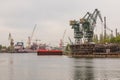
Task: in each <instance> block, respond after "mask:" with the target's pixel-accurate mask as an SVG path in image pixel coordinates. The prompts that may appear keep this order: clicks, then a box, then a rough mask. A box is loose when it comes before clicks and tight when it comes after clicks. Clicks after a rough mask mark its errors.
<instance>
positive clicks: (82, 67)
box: [0, 53, 120, 80]
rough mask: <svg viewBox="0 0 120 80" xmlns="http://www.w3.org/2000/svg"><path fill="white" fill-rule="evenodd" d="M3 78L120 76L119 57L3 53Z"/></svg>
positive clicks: (115, 79)
mask: <svg viewBox="0 0 120 80" xmlns="http://www.w3.org/2000/svg"><path fill="white" fill-rule="evenodd" d="M0 80H120V58H77V59H75V58H68V57H67V56H37V54H36V53H19V54H17V53H16V54H15V53H14V54H10V53H9V54H8V53H4V54H2V53H1V54H0Z"/></svg>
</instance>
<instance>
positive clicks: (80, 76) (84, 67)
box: [73, 59, 94, 80]
mask: <svg viewBox="0 0 120 80" xmlns="http://www.w3.org/2000/svg"><path fill="white" fill-rule="evenodd" d="M92 64H93V62H92V59H75V60H74V79H73V80H94V74H93V66H92Z"/></svg>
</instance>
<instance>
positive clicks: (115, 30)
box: [115, 28, 118, 37]
mask: <svg viewBox="0 0 120 80" xmlns="http://www.w3.org/2000/svg"><path fill="white" fill-rule="evenodd" d="M115 34H116V37H117V36H118V32H117V28H116V29H115Z"/></svg>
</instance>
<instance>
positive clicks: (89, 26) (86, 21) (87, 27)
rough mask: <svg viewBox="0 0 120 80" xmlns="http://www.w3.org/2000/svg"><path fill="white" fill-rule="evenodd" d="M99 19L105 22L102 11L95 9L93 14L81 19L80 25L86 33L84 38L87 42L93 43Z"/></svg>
mask: <svg viewBox="0 0 120 80" xmlns="http://www.w3.org/2000/svg"><path fill="white" fill-rule="evenodd" d="M86 16H87V17H86ZM97 17H99V18H100V20H101V22H103V20H102V17H101V14H100V11H99V10H98V9H95V11H94V12H93V13H92V14H91V13H89V12H87V14H86V15H85V16H84V17H83V18H82V19H80V23H81V25H82V28H83V31H84V37H85V38H86V39H87V42H92V38H93V34H94V28H95V27H96V21H97Z"/></svg>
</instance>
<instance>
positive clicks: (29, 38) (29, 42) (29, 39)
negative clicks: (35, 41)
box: [28, 24, 37, 48]
mask: <svg viewBox="0 0 120 80" xmlns="http://www.w3.org/2000/svg"><path fill="white" fill-rule="evenodd" d="M36 27H37V24H35V26H34V28H33V31H32V34H31V36H29V37H28V48H30V47H31V41H32V38H33V35H34V32H35V29H36Z"/></svg>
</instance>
